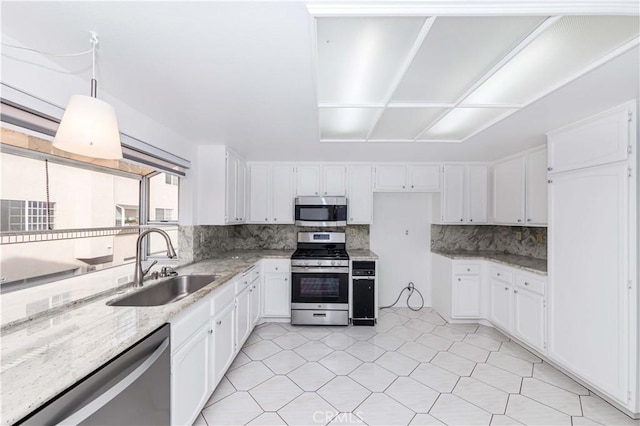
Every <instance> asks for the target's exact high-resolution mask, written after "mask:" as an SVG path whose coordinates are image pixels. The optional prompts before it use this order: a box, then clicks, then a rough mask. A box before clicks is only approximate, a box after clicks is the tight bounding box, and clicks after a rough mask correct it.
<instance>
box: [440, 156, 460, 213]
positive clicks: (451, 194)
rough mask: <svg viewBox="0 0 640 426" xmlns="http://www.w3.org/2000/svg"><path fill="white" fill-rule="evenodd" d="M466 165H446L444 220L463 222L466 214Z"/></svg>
mask: <svg viewBox="0 0 640 426" xmlns="http://www.w3.org/2000/svg"><path fill="white" fill-rule="evenodd" d="M464 181H465V166H463V165H445V166H444V172H443V178H442V222H443V223H462V222H464V216H465V202H464V199H465V184H464Z"/></svg>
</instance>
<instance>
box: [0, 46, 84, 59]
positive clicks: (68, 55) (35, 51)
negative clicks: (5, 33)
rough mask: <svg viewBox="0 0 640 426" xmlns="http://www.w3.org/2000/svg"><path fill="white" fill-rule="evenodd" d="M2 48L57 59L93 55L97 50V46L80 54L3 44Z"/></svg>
mask: <svg viewBox="0 0 640 426" xmlns="http://www.w3.org/2000/svg"><path fill="white" fill-rule="evenodd" d="M2 46H4V47H11V48H12V49H21V50H27V51H29V52H34V53H39V54H41V55H46V56H53V57H56V58H65V57H72V56H82V55H88V54H89V53H93V51H94V50H95V45H94V46H93V47H91V49H89V50H86V51H84V52H78V53H49V52H43V51H42V50H37V49H31V48H28V47H22V46H15V45H13V44H8V43H2Z"/></svg>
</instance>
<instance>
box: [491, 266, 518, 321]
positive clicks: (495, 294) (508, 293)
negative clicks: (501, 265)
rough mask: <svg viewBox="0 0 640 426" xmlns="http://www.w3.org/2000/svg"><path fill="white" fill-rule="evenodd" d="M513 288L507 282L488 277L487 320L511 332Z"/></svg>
mask: <svg viewBox="0 0 640 426" xmlns="http://www.w3.org/2000/svg"><path fill="white" fill-rule="evenodd" d="M512 295H513V290H512V287H511V286H510V285H508V284H505V283H503V282H500V281H498V280H496V279H493V278H491V279H489V320H490V321H491V322H493V323H494V324H495V325H497V326H500V327H502V328H503V329H505V330H507V331H509V332H511V329H512V327H511V318H512V317H513V301H512Z"/></svg>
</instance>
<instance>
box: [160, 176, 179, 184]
mask: <svg viewBox="0 0 640 426" xmlns="http://www.w3.org/2000/svg"><path fill="white" fill-rule="evenodd" d="M178 179H179V178H178V176H176V175H170V174H169V173H165V174H164V183H166V184H167V185H175V186H178Z"/></svg>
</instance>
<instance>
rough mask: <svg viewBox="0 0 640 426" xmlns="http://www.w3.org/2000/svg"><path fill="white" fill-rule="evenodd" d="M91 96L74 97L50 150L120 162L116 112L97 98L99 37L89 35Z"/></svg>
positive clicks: (120, 150)
mask: <svg viewBox="0 0 640 426" xmlns="http://www.w3.org/2000/svg"><path fill="white" fill-rule="evenodd" d="M90 41H91V50H90V51H89V52H84V53H91V59H92V68H91V69H92V78H91V96H84V95H73V96H71V99H69V103H68V104H67V109H65V110H64V114H63V115H62V121H61V122H60V126H58V131H57V132H56V136H55V137H54V138H53V146H54V147H55V148H58V149H61V150H63V151H67V152H72V153H74V154H79V155H84V156H86V157H94V158H105V159H109V160H119V159H121V158H122V147H121V146H120V130H119V129H118V120H117V118H116V111H115V110H114V109H113V107H112V106H111V105H110V104H108V103H106V102H105V101H101V100H100V99H98V98H97V94H98V81H97V80H96V47H97V46H98V35H97V34H96V33H94V32H91V40H90ZM84 53H82V54H84Z"/></svg>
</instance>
